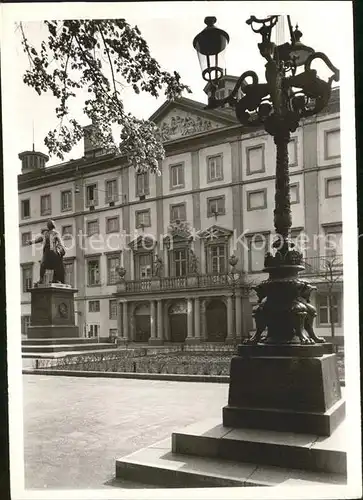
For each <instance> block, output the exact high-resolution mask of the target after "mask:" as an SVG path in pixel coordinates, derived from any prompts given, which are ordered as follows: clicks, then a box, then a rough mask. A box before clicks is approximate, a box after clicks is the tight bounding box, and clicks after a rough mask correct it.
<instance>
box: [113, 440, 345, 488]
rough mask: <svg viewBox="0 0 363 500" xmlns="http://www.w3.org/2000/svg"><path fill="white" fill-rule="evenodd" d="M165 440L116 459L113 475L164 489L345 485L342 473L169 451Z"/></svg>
mask: <svg viewBox="0 0 363 500" xmlns="http://www.w3.org/2000/svg"><path fill="white" fill-rule="evenodd" d="M170 441H171V440H170V439H166V440H164V441H160V442H158V443H155V444H154V445H152V446H150V447H148V448H144V449H142V450H139V451H137V452H135V453H132V454H131V455H128V456H126V457H123V458H120V459H118V460H116V478H117V479H123V480H125V479H126V480H129V481H137V482H139V483H140V482H141V483H144V484H145V485H148V484H153V485H159V486H160V487H163V488H170V487H172V488H198V487H199V488H200V487H204V488H207V487H242V486H278V485H283V486H301V487H303V486H315V487H316V486H320V487H321V486H324V485H344V484H346V477H345V476H344V475H342V474H334V473H327V472H311V471H303V470H296V469H290V468H282V467H272V466H261V465H256V464H253V463H243V462H238V461H233V460H223V459H218V458H206V457H196V456H192V455H182V454H177V453H173V452H172V451H171V442H170Z"/></svg>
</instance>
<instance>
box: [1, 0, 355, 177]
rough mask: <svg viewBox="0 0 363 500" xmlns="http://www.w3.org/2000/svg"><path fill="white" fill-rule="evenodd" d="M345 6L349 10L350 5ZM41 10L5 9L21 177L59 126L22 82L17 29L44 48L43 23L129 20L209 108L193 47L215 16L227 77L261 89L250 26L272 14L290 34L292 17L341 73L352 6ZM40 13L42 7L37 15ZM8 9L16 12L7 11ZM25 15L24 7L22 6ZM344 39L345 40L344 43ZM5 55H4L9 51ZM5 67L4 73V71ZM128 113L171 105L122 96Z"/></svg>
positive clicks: (46, 102)
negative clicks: (28, 154)
mask: <svg viewBox="0 0 363 500" xmlns="http://www.w3.org/2000/svg"><path fill="white" fill-rule="evenodd" d="M343 4H344V5H343ZM32 5H33V7H34V8H32V9H28V10H27V11H24V9H21V8H18V6H17V5H14V4H13V5H11V6H9V5H5V6H4V5H3V7H5V9H4V12H3V40H4V41H3V44H4V48H5V49H6V50H5V52H6V53H5V56H4V55H3V60H4V61H5V66H8V68H9V72H8V71H4V72H3V74H5V75H6V76H5V78H7V77H9V78H10V77H11V83H10V84H9V83H8V87H7V88H8V89H9V90H8V93H6V91H5V93H4V94H3V95H4V97H5V99H7V100H8V99H10V101H11V103H12V106H11V107H12V110H13V115H12V117H11V122H12V123H11V126H12V127H13V128H14V129H15V130H16V140H14V141H13V143H12V144H11V148H12V152H13V156H14V166H15V165H16V169H17V170H18V173H20V160H18V159H17V155H18V153H19V152H21V151H24V150H28V149H31V148H32V144H33V137H34V143H35V149H36V150H40V151H42V152H45V153H47V150H46V148H45V145H44V142H43V141H44V137H45V135H46V134H47V132H48V131H49V130H50V129H53V128H55V127H56V126H57V119H56V118H55V114H54V107H55V100H54V99H53V98H52V97H51V96H48V95H42V96H38V95H37V94H36V92H35V91H34V90H33V89H31V88H29V87H27V86H26V85H25V84H24V83H23V81H22V75H23V74H24V72H25V71H26V69H28V68H29V62H28V59H27V56H26V55H25V54H24V53H23V51H22V47H21V44H20V41H21V36H20V31H19V29H17V28H16V24H15V22H16V21H20V20H21V21H23V23H24V27H25V30H26V33H27V35H28V37H29V39H30V40H31V41H34V43H35V44H37V43H40V41H41V40H42V39H43V38H44V35H46V33H47V31H46V29H45V28H44V25H42V21H43V20H44V19H64V18H66V17H68V18H70V17H72V18H82V17H85V12H87V16H88V17H90V18H100V17H102V18H107V17H108V18H112V17H125V19H126V20H127V21H128V22H129V23H130V24H131V25H137V26H138V27H139V29H140V30H141V33H142V35H143V37H144V38H145V40H146V41H147V43H148V45H149V47H150V50H151V54H152V55H153V56H154V57H155V58H156V59H157V60H158V61H159V63H160V65H161V66H162V68H163V69H166V70H168V71H170V72H172V71H174V70H176V71H178V72H179V73H180V75H181V77H182V81H183V82H184V83H186V84H187V85H189V86H190V87H191V89H192V94H185V96H186V97H190V98H192V99H195V100H197V101H201V102H205V103H206V95H205V94H204V92H203V87H204V85H205V82H204V80H203V79H202V77H201V71H200V67H199V62H198V58H197V54H196V52H195V50H194V48H193V45H192V42H193V39H194V37H195V35H196V34H198V33H199V32H200V31H201V30H202V29H203V28H204V26H205V25H204V18H205V17H206V16H207V15H214V16H215V17H216V18H217V26H218V27H220V28H221V29H224V30H225V31H227V32H228V34H229V35H230V43H229V46H228V49H227V54H226V66H227V73H228V74H232V75H235V76H239V75H240V74H241V73H242V72H244V71H246V70H253V71H255V72H257V74H258V75H259V77H260V81H264V59H263V58H262V57H261V56H260V54H259V50H258V47H257V44H258V43H259V42H260V41H261V36H260V35H259V34H255V33H253V32H252V30H251V28H250V27H249V26H248V25H247V24H246V23H245V21H246V20H247V19H248V18H249V17H250V16H251V14H253V15H256V17H262V16H266V15H270V14H285V17H284V18H283V19H284V21H283V23H284V24H285V26H286V14H290V15H291V19H292V22H293V25H295V24H296V23H298V24H299V29H300V30H301V31H302V32H303V38H302V41H303V43H305V44H306V45H309V46H311V47H314V49H315V50H316V51H322V52H325V53H326V54H327V55H328V57H329V58H330V59H331V61H332V62H333V64H334V65H335V66H337V67H338V68H341V67H342V66H343V65H344V57H345V46H344V43H337V40H338V41H341V40H344V37H345V36H352V34H351V33H349V32H347V33H346V34H344V30H345V29H346V25H344V16H345V17H346V16H347V15H348V16H349V6H350V2H320V1H315V2H306V1H299V2H242V1H241V2H228V1H227V2H162V3H161V2H159V3H158V2H155V3H154V2H147V3H134V2H132V3H123V2H120V3H113V4H107V3H103V4H102V7H100V5H101V4H97V3H96V4H87V5H86V6H85V5H84V4H82V3H74V4H71V5H70V4H66V5H68V6H69V7H68V9H66V10H65V9H64V4H53V3H48V4H41V5H40V4H35V3H33V4H32ZM37 5H38V7H37ZM6 7H11V8H9V9H6ZM19 7H20V6H19ZM337 34H339V36H338V37H337ZM279 36H280V40H277V41H287V40H288V31H287V26H286V29H285V39H283V38H284V32H283V29H281V27H280V29H279ZM3 52H4V51H3ZM319 65H320V63H318V64H317V65H316V69H318V70H320V71H321V72H320V73H319V76H320V75H321V77H322V78H325V79H326V78H327V77H328V76H329V75H330V72H329V70H326V67H324V64H321V65H320V66H319ZM3 67H4V65H3ZM123 99H124V105H125V108H126V110H127V111H130V112H132V113H134V114H135V115H136V116H138V117H140V118H148V117H150V116H151V115H152V114H153V113H154V111H156V109H157V108H158V107H159V106H161V105H162V104H163V102H164V101H165V99H164V97H163V96H161V97H160V98H159V99H155V98H154V97H152V96H150V95H148V94H145V93H142V94H139V95H136V94H134V93H133V91H132V90H131V89H126V90H125V91H124V93H123ZM77 104H78V103H77V102H76V103H75V104H74V107H73V109H74V113H75V115H76V118H77V119H79V120H80V122H81V123H82V124H85V125H86V124H87V123H88V119H87V118H86V117H84V116H83V114H82V111H81V105H79V106H77ZM82 155H83V144H82V143H80V144H79V145H78V146H76V147H74V149H73V150H72V151H71V153H70V154H68V155H67V156H66V157H65V159H66V160H68V159H71V158H77V157H79V156H82ZM59 162H60V160H59V159H58V158H56V157H53V158H51V159H50V161H49V163H48V166H49V165H53V164H57V163H59Z"/></svg>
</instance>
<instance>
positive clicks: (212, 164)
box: [207, 155, 223, 182]
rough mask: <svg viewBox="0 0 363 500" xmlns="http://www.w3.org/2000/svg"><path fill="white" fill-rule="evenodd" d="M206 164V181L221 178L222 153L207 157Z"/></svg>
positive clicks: (219, 179)
mask: <svg viewBox="0 0 363 500" xmlns="http://www.w3.org/2000/svg"><path fill="white" fill-rule="evenodd" d="M207 165H208V175H207V178H208V182H214V181H221V180H223V162H222V155H215V156H209V157H208V158H207Z"/></svg>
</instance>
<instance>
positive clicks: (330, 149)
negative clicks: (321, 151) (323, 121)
mask: <svg viewBox="0 0 363 500" xmlns="http://www.w3.org/2000/svg"><path fill="white" fill-rule="evenodd" d="M339 156H340V130H339V129H335V130H326V131H325V160H330V159H332V158H339Z"/></svg>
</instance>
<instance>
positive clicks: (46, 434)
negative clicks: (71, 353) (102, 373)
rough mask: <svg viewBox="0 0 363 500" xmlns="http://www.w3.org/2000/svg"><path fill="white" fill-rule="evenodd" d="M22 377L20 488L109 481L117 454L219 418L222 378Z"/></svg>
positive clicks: (79, 485)
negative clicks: (22, 465) (22, 480)
mask: <svg viewBox="0 0 363 500" xmlns="http://www.w3.org/2000/svg"><path fill="white" fill-rule="evenodd" d="M23 382H24V452H25V487H26V488H50V489H63V488H68V489H69V488H71V489H86V488H92V489H96V488H97V489H99V488H103V487H111V486H112V479H113V477H114V470H115V459H116V458H120V457H122V456H125V455H128V454H129V453H132V452H133V451H136V450H138V449H141V448H144V447H145V446H149V445H151V444H152V443H154V442H156V441H160V440H162V439H166V438H167V437H169V436H170V435H171V433H172V432H173V431H174V430H179V429H180V428H182V427H184V426H187V425H189V424H192V423H193V422H196V421H199V420H203V419H205V418H209V417H219V416H220V417H221V419H222V407H223V406H224V405H225V404H227V398H228V384H219V383H203V382H173V381H159V380H135V379H106V378H84V377H79V378H78V377H62V376H60V377H57V376H43V375H23ZM107 483H108V484H107ZM124 487H140V486H139V485H136V484H130V485H128V486H127V485H126V484H125V485H124Z"/></svg>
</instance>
